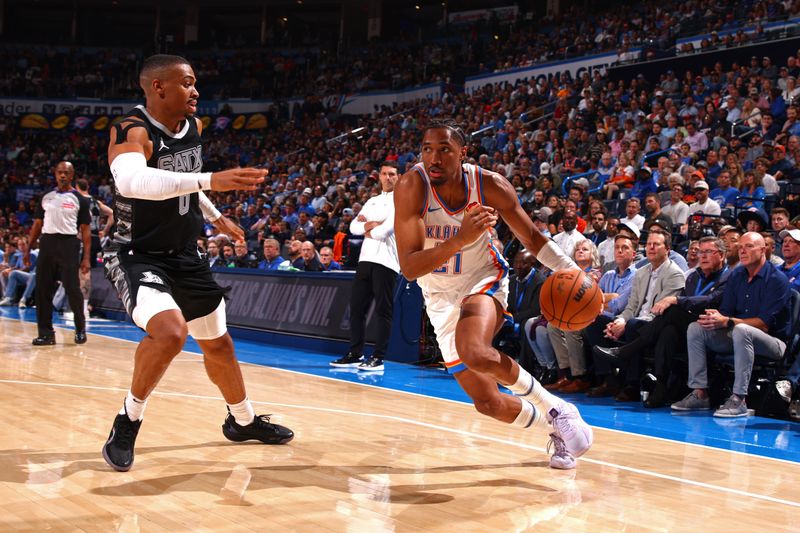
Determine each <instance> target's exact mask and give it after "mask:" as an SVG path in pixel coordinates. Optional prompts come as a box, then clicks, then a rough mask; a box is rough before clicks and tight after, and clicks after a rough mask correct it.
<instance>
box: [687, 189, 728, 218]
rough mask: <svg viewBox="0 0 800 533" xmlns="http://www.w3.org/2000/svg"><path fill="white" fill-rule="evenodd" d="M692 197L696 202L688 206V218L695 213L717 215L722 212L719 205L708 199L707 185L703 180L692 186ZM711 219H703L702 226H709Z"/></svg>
mask: <svg viewBox="0 0 800 533" xmlns="http://www.w3.org/2000/svg"><path fill="white" fill-rule="evenodd" d="M694 197H695V199H696V200H697V201H696V202H694V203H693V204H692V205H690V206H689V216H692V215H694V214H695V213H703V214H704V215H719V214H720V213H721V212H722V208H720V206H719V204H718V203H717V202H715V201H714V200H712V199H711V198H709V197H708V183H706V182H705V181H703V180H700V181H698V182H697V183H695V184H694ZM712 221H713V219H712V218H704V219H703V224H711V222H712Z"/></svg>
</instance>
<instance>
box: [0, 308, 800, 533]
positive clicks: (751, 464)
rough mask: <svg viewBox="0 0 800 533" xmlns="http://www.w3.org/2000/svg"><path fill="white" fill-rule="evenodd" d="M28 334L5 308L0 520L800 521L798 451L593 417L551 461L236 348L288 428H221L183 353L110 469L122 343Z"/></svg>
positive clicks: (730, 526)
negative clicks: (568, 462)
mask: <svg viewBox="0 0 800 533" xmlns="http://www.w3.org/2000/svg"><path fill="white" fill-rule="evenodd" d="M34 336H35V325H33V324H30V323H23V322H20V321H17V320H10V319H5V318H4V319H0V342H1V343H2V346H3V349H2V352H3V356H2V358H0V378H2V379H0V401H2V406H3V410H2V415H0V461H2V462H1V463H0V502H2V503H0V506H2V512H0V530H2V531H11V530H27V531H42V530H50V531H120V532H136V531H239V530H242V531H311V530H316V531H353V532H361V531H364V532H372V531H426V532H428V531H450V532H453V531H526V530H533V529H535V530H537V531H567V530H569V531H592V532H601V531H614V532H616V531H623V530H625V531H689V530H695V529H697V528H702V530H703V531H704V533H705V532H710V531H726V532H727V531H798V530H800V495H799V494H798V490H797V482H798V480H800V465H798V464H797V463H792V462H787V461H780V460H775V459H767V458H763V457H758V456H753V455H746V454H741V453H736V452H729V451H723V450H716V449H712V448H706V447H700V446H693V445H687V444H682V443H676V442H672V441H666V440H659V439H653V438H649V437H643V436H638V435H632V434H628V433H622V432H616V431H611V430H606V429H599V428H596V429H595V444H594V447H593V448H592V450H591V451H590V452H589V454H587V456H586V457H585V458H582V459H581V460H580V462H579V465H578V469H577V470H574V471H556V470H551V469H550V468H548V466H547V460H548V455H547V454H546V453H545V450H544V446H545V444H546V442H547V436H546V435H544V434H542V433H540V432H536V431H531V430H527V431H525V430H519V429H517V428H514V427H510V426H506V425H504V424H500V423H496V422H494V421H492V420H490V419H488V418H485V417H482V416H480V415H478V414H477V413H476V412H474V411H473V409H472V408H471V407H469V406H467V405H463V404H460V403H457V402H451V401H446V400H439V399H433V398H427V397H422V396H418V395H412V394H407V393H402V392H397V391H392V390H385V389H380V388H376V387H370V386H364V385H358V384H353V383H346V382H342V381H338V380H334V379H326V378H321V377H315V376H309V375H303V374H298V373H293V372H287V371H283V370H277V369H272V368H267V367H262V366H255V365H245V366H244V372H245V379H246V381H247V384H248V389H249V395H250V398H251V399H252V400H254V402H255V404H256V410H257V412H260V413H268V412H274V413H276V416H275V417H274V420H275V421H277V422H280V423H284V424H286V425H288V426H289V427H291V428H292V429H293V430H294V431H295V433H296V435H297V436H296V438H295V440H294V441H293V442H292V443H290V444H289V445H286V446H265V445H261V444H234V443H230V442H228V441H227V440H225V438H224V437H223V436H222V433H221V431H220V425H221V424H222V422H223V419H224V415H225V407H224V403H223V401H222V399H221V397H220V395H219V392H218V390H216V388H215V387H214V386H213V385H212V384H211V383H210V382H209V381H208V379H207V377H206V374H205V371H204V369H203V365H202V362H201V360H200V358H199V357H197V356H196V355H192V354H181V355H179V356H178V358H177V359H176V360H175V362H174V363H173V365H172V367H171V368H170V370H169V371H168V372H167V375H166V376H165V378H164V380H163V381H162V383H161V385H160V386H159V388H158V389H157V392H156V393H155V395H154V396H152V397H151V400H150V402H149V404H148V407H147V411H146V414H145V420H144V423H143V425H142V430H141V433H140V434H139V439H138V442H137V448H136V451H137V454H136V463H135V465H134V467H133V469H132V470H131V471H130V472H127V473H118V472H114V471H112V470H111V469H110V468H109V467H108V466H107V465H106V463H105V462H104V461H103V458H102V457H101V454H100V449H101V447H102V445H103V443H104V442H105V439H106V438H107V436H108V431H109V429H110V427H111V422H112V420H113V417H114V415H115V414H116V412H117V411H118V410H119V408H120V406H121V403H122V399H123V397H124V395H125V393H126V391H127V389H128V386H129V379H130V369H131V366H132V356H133V350H134V347H135V344H133V343H131V342H128V341H121V340H116V339H112V338H108V337H99V336H95V335H91V334H90V335H89V342H88V343H87V344H85V345H83V346H75V345H73V344H72V342H71V338H72V332H71V331H68V330H59V332H58V334H57V339H58V341H59V343H62V342H64V339H65V338H66V339H67V342H68V344H59V345H57V346H54V347H44V348H34V347H32V346H31V345H30V339H31V338H33V337H34ZM266 349H268V348H265V350H266Z"/></svg>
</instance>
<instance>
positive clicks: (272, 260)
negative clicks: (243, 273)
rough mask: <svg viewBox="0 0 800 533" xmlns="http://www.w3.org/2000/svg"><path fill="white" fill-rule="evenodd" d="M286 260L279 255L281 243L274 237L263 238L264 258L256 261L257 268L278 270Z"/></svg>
mask: <svg viewBox="0 0 800 533" xmlns="http://www.w3.org/2000/svg"><path fill="white" fill-rule="evenodd" d="M284 261H286V259H284V258H283V257H281V245H280V243H278V241H277V240H276V239H264V259H262V260H261V262H260V263H258V267H257V268H258V269H259V270H278V267H279V266H281V264H283V262H284Z"/></svg>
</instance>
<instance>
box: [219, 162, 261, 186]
mask: <svg viewBox="0 0 800 533" xmlns="http://www.w3.org/2000/svg"><path fill="white" fill-rule="evenodd" d="M266 176H267V169H264V168H252V167H248V168H232V169H230V170H223V171H221V172H214V173H213V174H211V190H212V191H254V190H256V188H257V187H258V186H259V185H260V184H261V183H264V178H265V177H266Z"/></svg>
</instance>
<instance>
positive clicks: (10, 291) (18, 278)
mask: <svg viewBox="0 0 800 533" xmlns="http://www.w3.org/2000/svg"><path fill="white" fill-rule="evenodd" d="M17 246H18V247H19V250H18V251H17V253H15V254H14V255H12V256H11V259H10V260H9V261H8V269H6V270H4V271H3V272H2V275H3V276H4V277H6V280H7V281H6V290H5V293H4V295H3V299H2V300H0V305H3V306H5V305H16V303H17V292H18V289H19V287H20V286H21V287H25V288H26V291H25V295H23V298H22V302H23V303H24V302H26V301H27V299H28V298H30V297H31V294H30V293H31V292H32V291H33V289H31V291H28V290H27V286H28V283H29V282H30V281H31V279H35V278H34V275H35V272H34V270H35V268H36V258H37V257H38V253H37V252H35V251H34V252H31V253H30V254H29V258H28V260H27V262H26V260H25V255H26V252H27V251H28V239H27V238H26V237H19V238H18V239H17ZM34 286H35V285H34Z"/></svg>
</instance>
